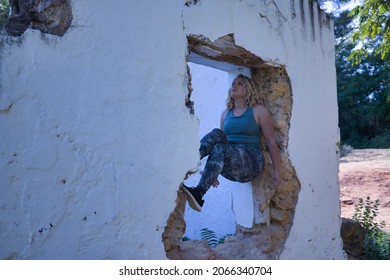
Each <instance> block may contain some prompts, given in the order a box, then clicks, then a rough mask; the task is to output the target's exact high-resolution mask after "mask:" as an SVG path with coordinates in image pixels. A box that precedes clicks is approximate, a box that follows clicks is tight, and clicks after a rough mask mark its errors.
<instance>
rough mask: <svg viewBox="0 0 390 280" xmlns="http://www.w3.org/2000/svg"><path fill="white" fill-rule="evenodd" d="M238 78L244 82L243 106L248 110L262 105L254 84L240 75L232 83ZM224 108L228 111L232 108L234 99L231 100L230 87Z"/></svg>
mask: <svg viewBox="0 0 390 280" xmlns="http://www.w3.org/2000/svg"><path fill="white" fill-rule="evenodd" d="M238 78H242V79H243V80H244V97H245V105H246V106H248V108H251V107H253V106H255V105H257V104H263V103H264V100H263V98H262V96H261V95H260V94H259V93H258V91H257V90H256V86H255V84H254V82H253V81H252V80H251V79H250V78H248V77H247V76H245V75H242V74H239V75H238V76H237V77H236V78H235V79H234V81H235V80H236V79H238ZM226 106H227V107H228V109H229V110H230V109H233V108H234V99H233V98H232V87H230V88H229V91H228V97H227V100H226Z"/></svg>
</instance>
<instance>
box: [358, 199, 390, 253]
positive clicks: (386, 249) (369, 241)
mask: <svg viewBox="0 0 390 280" xmlns="http://www.w3.org/2000/svg"><path fill="white" fill-rule="evenodd" d="M379 206H380V203H379V200H378V199H377V200H375V202H373V201H371V199H370V197H369V196H367V198H366V201H365V202H364V203H363V199H362V198H359V204H358V205H357V206H355V213H354V215H353V217H352V218H353V219H354V220H355V221H357V222H359V223H360V224H361V225H362V226H363V227H364V228H365V229H366V230H367V235H366V240H365V258H366V259H370V260H389V259H390V234H388V233H386V232H384V231H382V230H381V229H382V228H383V227H384V226H385V223H384V222H383V221H381V222H380V223H378V222H377V220H376V219H377V216H378V210H379Z"/></svg>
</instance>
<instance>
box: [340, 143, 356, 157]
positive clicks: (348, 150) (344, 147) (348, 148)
mask: <svg viewBox="0 0 390 280" xmlns="http://www.w3.org/2000/svg"><path fill="white" fill-rule="evenodd" d="M352 151H353V148H352V147H351V146H349V145H341V147H340V157H344V156H346V155H348V154H349V153H351V152H352Z"/></svg>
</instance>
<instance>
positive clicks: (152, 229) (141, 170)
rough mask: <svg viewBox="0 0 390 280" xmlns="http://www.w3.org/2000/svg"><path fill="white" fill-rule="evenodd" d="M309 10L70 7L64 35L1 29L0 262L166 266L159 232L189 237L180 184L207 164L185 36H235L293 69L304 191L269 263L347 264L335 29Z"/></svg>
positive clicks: (269, 4)
mask: <svg viewBox="0 0 390 280" xmlns="http://www.w3.org/2000/svg"><path fill="white" fill-rule="evenodd" d="M193 2H197V3H196V4H194V3H193ZM313 2H314V1H297V0H295V1H294V0H291V1H282V0H280V1H276V0H275V1H262V0H246V1H237V0H224V1H223V5H221V1H211V0H203V1H181V0H170V1H124V0H123V1H116V4H115V5H107V3H105V2H101V1H90V0H89V1H76V0H74V1H72V2H71V3H72V13H73V21H72V26H71V27H70V29H69V30H68V31H67V32H66V33H65V34H64V35H63V37H56V36H53V35H45V34H42V33H41V32H40V31H37V30H30V29H28V30H27V31H26V32H25V33H24V34H23V35H22V36H21V37H18V38H11V37H7V36H6V35H3V36H2V38H1V39H2V45H1V50H0V63H1V68H0V71H1V72H0V83H1V84H0V134H1V139H2V142H1V146H0V149H1V151H0V169H1V174H2V176H1V177H0V239H1V244H2V245H1V248H0V258H17V259H64V258H67V259H69V258H70V259H164V258H166V252H165V250H164V248H169V246H171V245H172V244H167V243H166V242H165V243H164V244H163V242H162V238H164V239H165V241H166V240H167V239H169V236H168V237H167V236H166V235H167V234H168V235H170V234H172V235H174V234H176V235H178V236H179V235H180V232H181V234H182V233H183V230H184V229H183V228H180V227H181V226H183V225H178V228H177V229H176V230H177V231H176V232H175V233H172V231H175V229H173V230H172V231H167V230H166V229H165V227H166V226H167V225H168V226H169V225H171V223H170V220H171V219H172V215H170V214H172V213H173V212H175V213H177V215H183V212H180V211H177V210H180V209H181V210H182V211H184V210H183V209H182V208H183V207H182V206H179V207H177V204H176V203H177V202H180V201H183V198H182V196H183V195H182V193H181V192H180V191H178V188H179V185H180V183H181V182H182V181H183V179H184V176H185V174H186V173H187V171H188V170H190V169H193V168H194V167H195V166H196V165H197V161H198V158H197V157H198V152H197V149H198V121H197V119H196V117H195V116H194V115H191V114H190V110H189V107H191V106H190V104H191V102H190V100H189V99H188V96H187V95H188V88H187V83H188V76H187V68H186V55H187V54H188V53H187V38H186V36H187V35H190V34H195V35H203V36H205V38H207V39H209V40H210V41H215V40H216V39H218V38H220V37H222V36H225V35H227V34H234V39H235V44H236V45H237V46H240V47H242V48H243V49H245V50H246V51H247V52H251V53H253V55H254V56H255V57H258V58H260V59H259V61H257V62H256V63H264V62H265V63H267V64H272V65H274V64H276V66H277V67H282V69H285V72H283V73H287V75H288V78H289V83H290V84H291V94H292V102H293V104H292V111H291V120H290V123H289V129H288V131H287V132H288V138H287V139H282V141H286V145H287V144H288V145H287V146H288V147H287V146H286V147H287V148H286V151H285V152H286V155H288V157H289V158H288V159H287V160H288V161H290V162H291V164H292V166H293V167H294V170H295V171H294V174H296V175H297V177H298V179H299V182H300V192H299V197H298V202H297V205H296V209H292V212H291V213H292V214H294V212H295V216H294V215H292V217H291V219H292V221H293V224H292V227H291V230H290V229H289V230H288V236H286V238H285V239H286V241H285V243H284V242H282V244H279V245H280V246H279V247H278V248H279V249H280V251H278V252H276V253H275V254H274V255H273V256H274V257H275V258H282V259H298V258H307V259H332V258H343V254H342V245H341V239H340V236H339V235H340V234H339V228H340V220H339V213H340V209H339V200H338V180H337V173H338V155H337V142H338V140H339V136H338V129H337V104H336V86H335V68H334V48H333V34H332V26H331V22H330V20H329V18H327V17H326V16H325V15H324V14H323V13H321V12H319V10H318V8H317V5H316V3H313ZM185 4H186V5H185ZM210 15H213V16H210ZM210 26H212V27H213V28H210ZM260 76H261V75H260ZM259 79H260V78H259ZM186 103H187V106H185V104H186ZM184 226H185V225H184ZM163 233H164V234H165V236H164V237H163V236H162V235H163ZM285 239H284V240H285ZM169 240H170V239H169ZM174 246H176V245H175V244H174ZM179 246H180V245H179ZM179 251H180V250H179ZM241 253H242V252H241ZM216 257H217V256H216ZM233 258H234V257H233ZM243 258H245V253H244V256H243Z"/></svg>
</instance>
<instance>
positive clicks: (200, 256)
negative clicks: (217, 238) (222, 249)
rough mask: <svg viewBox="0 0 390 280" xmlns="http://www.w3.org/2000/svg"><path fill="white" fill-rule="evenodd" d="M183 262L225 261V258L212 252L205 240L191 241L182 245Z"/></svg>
mask: <svg viewBox="0 0 390 280" xmlns="http://www.w3.org/2000/svg"><path fill="white" fill-rule="evenodd" d="M180 253H181V259H183V260H223V259H224V257H223V256H222V255H220V254H218V253H217V252H216V251H215V250H212V249H211V247H210V245H209V244H208V243H207V241H205V240H190V241H183V242H181V243H180Z"/></svg>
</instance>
